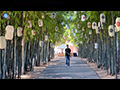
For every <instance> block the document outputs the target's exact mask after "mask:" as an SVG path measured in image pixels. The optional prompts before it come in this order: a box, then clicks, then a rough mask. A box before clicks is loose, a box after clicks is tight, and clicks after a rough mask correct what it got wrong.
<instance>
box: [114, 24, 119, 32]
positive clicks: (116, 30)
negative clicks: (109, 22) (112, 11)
mask: <svg viewBox="0 0 120 90" xmlns="http://www.w3.org/2000/svg"><path fill="white" fill-rule="evenodd" d="M114 29H115V32H119V30H118V29H117V27H116V24H115V25H114Z"/></svg>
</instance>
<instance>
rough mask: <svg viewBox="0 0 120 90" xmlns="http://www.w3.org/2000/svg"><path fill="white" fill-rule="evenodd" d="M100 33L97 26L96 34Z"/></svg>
mask: <svg viewBox="0 0 120 90" xmlns="http://www.w3.org/2000/svg"><path fill="white" fill-rule="evenodd" d="M99 33H100V27H98V26H96V34H99Z"/></svg>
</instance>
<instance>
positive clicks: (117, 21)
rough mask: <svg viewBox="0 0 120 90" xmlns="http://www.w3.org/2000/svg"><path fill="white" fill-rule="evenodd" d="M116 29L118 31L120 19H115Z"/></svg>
mask: <svg viewBox="0 0 120 90" xmlns="http://www.w3.org/2000/svg"><path fill="white" fill-rule="evenodd" d="M116 28H117V30H119V31H120V17H117V18H116Z"/></svg>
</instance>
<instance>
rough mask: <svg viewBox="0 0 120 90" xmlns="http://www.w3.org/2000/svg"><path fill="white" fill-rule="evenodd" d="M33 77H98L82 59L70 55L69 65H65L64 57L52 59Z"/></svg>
mask: <svg viewBox="0 0 120 90" xmlns="http://www.w3.org/2000/svg"><path fill="white" fill-rule="evenodd" d="M35 79H100V78H99V76H98V75H97V74H96V72H95V71H94V70H93V69H92V68H91V67H90V66H89V65H88V64H87V63H86V62H85V61H83V60H81V59H80V58H78V57H72V58H71V62H70V67H65V58H64V57H61V58H59V60H56V61H52V63H51V64H50V65H48V66H47V67H46V68H45V69H44V70H43V72H41V73H40V74H39V75H38V76H37V77H36V78H35Z"/></svg>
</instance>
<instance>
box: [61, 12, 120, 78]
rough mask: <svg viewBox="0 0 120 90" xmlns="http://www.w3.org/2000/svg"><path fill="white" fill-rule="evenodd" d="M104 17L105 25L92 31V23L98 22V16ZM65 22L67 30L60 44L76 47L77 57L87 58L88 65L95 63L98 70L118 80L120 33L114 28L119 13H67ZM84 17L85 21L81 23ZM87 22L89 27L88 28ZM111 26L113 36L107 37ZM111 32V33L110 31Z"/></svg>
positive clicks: (119, 70) (119, 71) (119, 69)
mask: <svg viewBox="0 0 120 90" xmlns="http://www.w3.org/2000/svg"><path fill="white" fill-rule="evenodd" d="M102 13H103V14H104V15H105V23H102V26H100V27H99V28H98V30H99V31H100V33H96V29H92V23H93V22H96V24H97V26H99V25H98V22H100V14H102ZM67 15H68V16H66V18H65V19H66V20H67V19H69V20H68V23H69V24H67V28H65V29H66V31H65V33H64V35H63V37H64V38H62V39H61V41H62V42H64V43H65V42H66V41H69V42H71V43H74V46H76V47H78V55H79V56H80V57H82V58H87V61H88V62H90V63H96V64H97V67H98V68H101V69H105V70H106V72H107V74H109V75H115V78H118V75H119V73H120V67H119V66H120V65H119V64H120V55H119V54H120V53H119V52H120V38H119V36H120V32H119V30H117V29H116V28H115V27H116V18H117V17H119V16H120V11H68V12H67ZM82 15H85V21H82V20H81V19H82ZM88 22H90V23H91V25H90V26H91V27H90V28H88ZM110 25H113V26H114V29H113V32H114V33H115V34H114V36H112V37H111V36H110V35H109V30H108V29H109V26H110ZM111 32H112V31H111ZM66 37H67V38H66Z"/></svg>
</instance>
